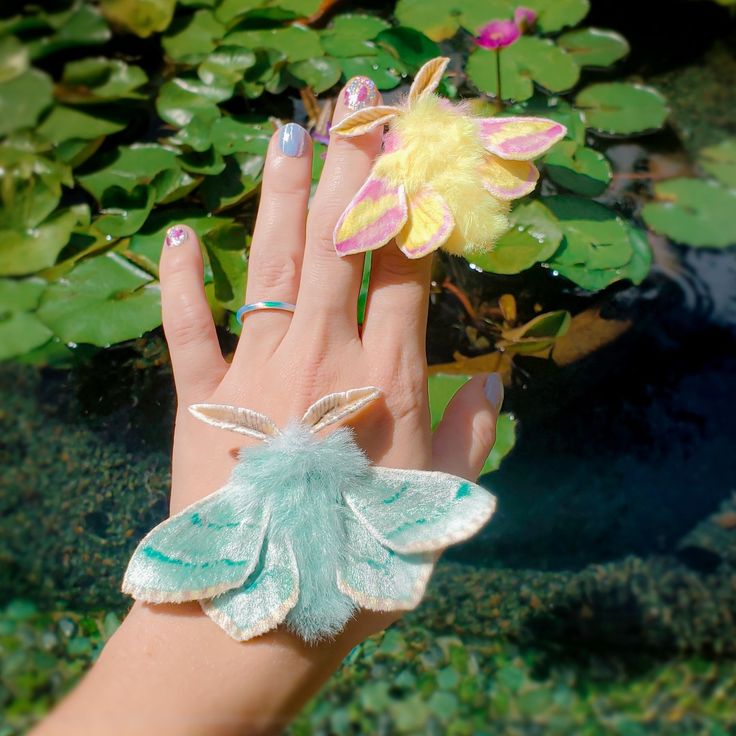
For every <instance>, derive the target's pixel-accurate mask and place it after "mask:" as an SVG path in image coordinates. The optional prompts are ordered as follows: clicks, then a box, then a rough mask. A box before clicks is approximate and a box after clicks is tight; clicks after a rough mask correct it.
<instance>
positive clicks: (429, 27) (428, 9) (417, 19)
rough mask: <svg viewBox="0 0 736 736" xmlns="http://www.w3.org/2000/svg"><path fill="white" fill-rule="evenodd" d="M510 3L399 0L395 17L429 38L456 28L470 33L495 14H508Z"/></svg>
mask: <svg viewBox="0 0 736 736" xmlns="http://www.w3.org/2000/svg"><path fill="white" fill-rule="evenodd" d="M513 9H514V5H513V4H512V3H511V2H507V0H463V1H462V2H458V0H433V1H432V2H426V0H399V2H398V3H397V4H396V10H395V14H396V18H397V20H398V21H399V23H400V24H401V25H402V26H408V27H410V28H416V29H417V30H419V31H422V33H424V34H426V35H427V36H428V37H429V38H431V39H432V40H433V41H443V40H444V39H446V38H451V37H452V36H454V35H455V33H456V32H457V30H458V28H459V27H460V26H461V25H462V27H463V28H465V29H466V30H468V31H470V32H471V33H474V32H476V31H477V30H478V29H479V28H480V27H481V26H483V25H485V24H486V23H488V22H489V21H491V20H495V19H498V18H511V16H512V14H513Z"/></svg>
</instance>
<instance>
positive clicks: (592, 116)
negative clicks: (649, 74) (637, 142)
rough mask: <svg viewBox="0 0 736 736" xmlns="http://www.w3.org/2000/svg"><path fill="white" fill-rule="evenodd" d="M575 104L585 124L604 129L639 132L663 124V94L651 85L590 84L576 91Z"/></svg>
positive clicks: (665, 113) (621, 132)
mask: <svg viewBox="0 0 736 736" xmlns="http://www.w3.org/2000/svg"><path fill="white" fill-rule="evenodd" d="M575 105H576V106H577V107H578V108H579V109H580V110H582V112H583V116H584V117H585V122H586V124H587V125H588V126H589V127H591V128H595V129H596V130H600V131H602V132H604V133H616V134H626V133H641V132H644V131H647V130H656V129H657V128H661V127H662V126H663V125H664V122H665V120H666V119H667V115H668V110H667V104H666V101H665V99H664V97H663V96H662V95H661V94H660V93H659V92H657V90H655V89H653V88H652V87H645V86H643V85H640V84H629V83H624V82H607V83H603V84H593V85H591V86H590V87H586V88H585V89H584V90H582V91H581V92H579V93H578V95H577V97H576V98H575Z"/></svg>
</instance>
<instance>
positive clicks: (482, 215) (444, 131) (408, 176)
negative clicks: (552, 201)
mask: <svg viewBox="0 0 736 736" xmlns="http://www.w3.org/2000/svg"><path fill="white" fill-rule="evenodd" d="M389 126H390V128H389V130H390V133H389V136H396V137H397V138H398V141H397V143H396V146H395V149H394V150H390V151H389V152H384V153H383V154H382V155H381V156H380V157H379V158H378V160H377V161H376V164H375V169H374V172H375V174H376V175H378V176H382V177H386V178H387V179H388V180H389V181H390V182H391V183H392V184H394V185H398V184H403V185H404V188H405V190H406V194H407V198H408V199H411V196H412V195H413V194H414V193H416V192H418V191H419V190H420V189H421V188H422V187H423V186H425V185H429V186H430V187H432V188H433V189H434V190H435V191H436V192H437V193H438V194H439V195H440V196H441V197H442V198H443V199H444V200H445V202H446V203H447V205H448V207H449V208H450V210H451V212H452V215H453V217H454V218H455V229H454V230H453V232H452V235H450V238H449V240H447V242H446V243H445V244H444V245H443V248H444V249H445V250H447V251H449V252H451V253H455V254H457V255H462V253H463V252H465V253H468V254H470V253H472V252H474V251H483V252H487V251H489V250H490V249H491V248H492V247H493V244H494V243H495V241H496V240H497V239H498V238H499V237H500V236H501V235H502V234H503V233H504V232H505V231H506V230H507V229H508V226H509V223H508V212H509V208H510V202H508V201H503V200H500V199H497V198H496V197H494V196H493V195H491V194H490V193H489V192H488V191H487V189H485V188H484V186H483V180H482V178H481V167H482V164H483V162H484V161H485V160H486V159H487V157H488V152H487V151H486V150H485V149H484V148H483V144H482V141H481V139H480V137H479V135H478V128H477V125H476V122H475V120H474V119H473V118H471V117H469V115H468V110H466V109H465V107H464V106H462V105H452V104H451V103H449V102H448V101H447V100H443V99H441V98H439V97H437V96H436V95H434V94H425V95H423V96H422V97H420V98H419V99H417V100H416V101H415V102H414V103H413V104H412V105H411V106H410V107H408V108H405V111H404V112H403V114H402V115H399V116H397V117H395V118H394V119H393V120H391V122H390V124H389Z"/></svg>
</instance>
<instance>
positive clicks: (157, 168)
mask: <svg viewBox="0 0 736 736" xmlns="http://www.w3.org/2000/svg"><path fill="white" fill-rule="evenodd" d="M177 156H178V153H177V151H176V150H174V149H172V148H166V147H165V146H159V145H157V144H155V143H136V144H133V145H132V146H120V147H119V148H117V149H116V150H115V151H113V152H111V153H110V154H108V155H107V156H105V157H103V158H102V160H101V161H100V162H99V163H100V165H102V168H100V169H98V170H97V171H95V172H93V173H90V174H83V175H80V176H78V177H77V181H78V182H79V184H81V186H83V187H84V188H85V189H86V190H87V191H88V192H89V193H90V194H91V195H92V196H93V197H94V198H95V199H96V200H97V201H98V202H100V201H101V200H102V197H103V195H104V193H105V192H106V191H107V190H108V189H109V188H110V187H120V188H122V189H124V190H125V191H126V192H132V191H133V189H134V188H135V187H136V186H137V185H139V184H150V183H151V182H152V181H153V180H154V177H156V175H158V174H160V173H161V172H162V171H165V170H167V169H178V168H179V161H178V158H177Z"/></svg>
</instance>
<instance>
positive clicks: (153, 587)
mask: <svg viewBox="0 0 736 736" xmlns="http://www.w3.org/2000/svg"><path fill="white" fill-rule="evenodd" d="M240 493H241V489H239V488H235V487H234V486H232V485H230V484H228V485H226V486H224V487H223V488H221V489H220V490H219V491H216V492H215V493H213V494H212V495H210V496H208V497H207V498H205V499H203V500H202V501H198V502H197V503H194V504H192V505H191V506H189V507H187V508H186V509H184V510H183V511H181V512H179V513H178V514H175V515H174V516H172V517H171V518H169V519H166V521H163V522H161V523H160V524H159V525H158V526H157V527H155V528H154V529H153V530H151V531H150V532H149V533H148V534H147V535H146V536H145V537H144V538H143V540H142V541H141V542H140V544H139V545H138V547H137V549H136V550H135V552H134V553H133V556H132V557H131V560H130V562H129V563H128V568H127V570H126V571H125V577H124V579H123V586H122V589H123V592H124V593H128V594H129V595H132V596H133V597H134V598H136V599H137V600H142V601H148V602H149V603H164V602H170V603H180V602H182V601H191V600H198V599H200V598H207V597H209V596H213V595H216V594H217V593H221V592H222V591H225V590H228V589H230V588H233V587H235V586H238V585H242V584H243V582H244V581H245V580H246V579H247V578H248V576H249V575H250V574H251V573H252V572H253V570H254V569H255V567H256V565H257V564H258V556H259V553H260V551H261V547H262V545H263V539H264V536H265V533H266V526H267V524H268V514H267V513H266V511H265V509H263V507H258V509H257V510H256V511H255V512H253V513H252V514H249V515H248V517H247V518H243V512H242V511H241V510H240V509H239V507H238V503H237V501H238V496H239V494H240Z"/></svg>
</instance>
